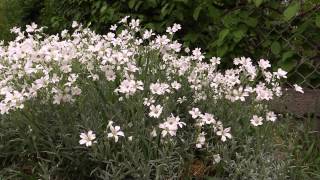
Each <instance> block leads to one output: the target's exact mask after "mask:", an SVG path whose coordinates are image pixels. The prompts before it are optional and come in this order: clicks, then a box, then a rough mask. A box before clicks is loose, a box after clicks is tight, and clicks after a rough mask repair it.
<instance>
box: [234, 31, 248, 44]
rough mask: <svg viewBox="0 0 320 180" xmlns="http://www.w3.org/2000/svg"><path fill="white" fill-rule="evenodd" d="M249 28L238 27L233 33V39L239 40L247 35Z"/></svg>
mask: <svg viewBox="0 0 320 180" xmlns="http://www.w3.org/2000/svg"><path fill="white" fill-rule="evenodd" d="M246 32H247V29H238V30H236V31H234V32H232V34H233V37H234V38H233V40H234V41H235V42H239V41H240V40H241V39H242V38H243V37H244V36H245V35H246Z"/></svg>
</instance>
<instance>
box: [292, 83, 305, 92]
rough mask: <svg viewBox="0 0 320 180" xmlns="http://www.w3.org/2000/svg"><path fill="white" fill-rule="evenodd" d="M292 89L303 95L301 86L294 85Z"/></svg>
mask: <svg viewBox="0 0 320 180" xmlns="http://www.w3.org/2000/svg"><path fill="white" fill-rule="evenodd" d="M293 87H294V90H295V91H297V92H300V93H304V91H303V89H302V87H301V86H299V85H297V84H294V85H293Z"/></svg>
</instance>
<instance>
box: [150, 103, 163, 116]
mask: <svg viewBox="0 0 320 180" xmlns="http://www.w3.org/2000/svg"><path fill="white" fill-rule="evenodd" d="M162 109H163V107H162V106H161V105H157V106H155V105H151V106H150V112H149V116H150V117H154V118H158V117H159V116H160V115H161V113H162Z"/></svg>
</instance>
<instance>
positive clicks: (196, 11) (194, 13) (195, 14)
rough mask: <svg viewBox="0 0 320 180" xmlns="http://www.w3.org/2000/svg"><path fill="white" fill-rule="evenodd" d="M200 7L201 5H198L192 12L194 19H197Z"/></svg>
mask: <svg viewBox="0 0 320 180" xmlns="http://www.w3.org/2000/svg"><path fill="white" fill-rule="evenodd" d="M201 9H202V6H198V7H197V8H196V9H195V10H194V12H193V19H194V20H198V17H199V14H200V11H201Z"/></svg>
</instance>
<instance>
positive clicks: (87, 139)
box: [0, 17, 299, 178]
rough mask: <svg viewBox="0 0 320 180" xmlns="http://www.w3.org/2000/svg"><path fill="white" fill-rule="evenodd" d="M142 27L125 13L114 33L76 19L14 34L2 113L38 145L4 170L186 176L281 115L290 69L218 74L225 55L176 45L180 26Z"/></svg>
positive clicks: (265, 65)
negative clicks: (273, 105)
mask: <svg viewBox="0 0 320 180" xmlns="http://www.w3.org/2000/svg"><path fill="white" fill-rule="evenodd" d="M139 22H140V21H139V20H136V19H132V20H130V21H129V20H128V17H125V18H124V19H122V20H121V21H120V22H119V23H118V24H116V25H113V26H112V27H111V28H110V30H111V31H110V32H109V33H108V34H106V35H99V34H96V33H95V32H93V31H91V30H90V29H88V28H84V27H83V26H82V25H79V24H78V23H76V22H74V23H73V25H72V27H73V28H74V31H73V32H72V33H69V32H68V31H67V30H64V31H62V32H61V33H60V34H57V35H50V36H49V35H47V34H45V33H43V28H38V27H37V25H36V24H32V25H28V26H27V27H26V30H25V31H21V30H20V28H13V29H12V31H13V32H14V33H16V34H17V37H16V39H15V40H14V41H12V42H9V44H8V45H1V46H0V59H1V62H0V63H1V64H0V71H1V74H0V82H1V83H0V95H1V102H0V112H1V114H3V115H2V117H3V119H4V120H6V121H16V122H18V123H20V125H19V128H20V130H19V131H24V132H28V134H29V135H30V137H32V138H31V142H32V143H31V145H30V144H26V145H25V146H24V147H23V148H25V149H28V150H27V151H30V152H31V153H30V154H28V155H27V156H26V154H14V153H12V154H10V153H9V154H6V156H5V157H1V158H3V165H4V166H6V165H8V164H10V161H11V160H12V159H16V158H17V157H19V158H22V159H25V161H26V162H28V161H34V160H35V159H42V160H45V159H50V160H51V161H53V162H56V164H55V165H53V166H54V167H55V168H54V169H53V170H52V169H51V167H50V168H49V169H51V170H52V171H53V172H52V173H55V174H59V173H61V174H63V173H68V174H70V176H74V177H77V176H81V177H88V176H99V177H102V178H112V177H113V178H114V177H119V176H120V177H128V176H130V177H136V178H139V177H140V178H141V177H144V178H147V177H149V178H155V177H163V178H165V177H178V176H182V175H183V173H185V172H184V168H183V167H185V166H186V162H187V161H188V159H189V160H190V159H191V157H190V156H196V155H197V153H199V152H200V153H209V154H210V155H212V157H214V158H213V159H214V160H213V161H214V162H215V163H218V162H219V161H220V158H223V157H220V156H219V147H220V146H221V144H223V143H224V142H227V141H228V140H229V139H232V137H233V136H232V135H231V134H232V133H233V132H250V126H260V125H262V124H263V123H268V121H270V122H274V121H275V120H276V119H277V116H276V114H275V113H274V112H272V111H269V110H268V109H267V101H269V100H271V99H273V98H275V97H279V96H281V95H282V90H281V86H280V85H281V83H280V81H281V79H282V78H286V72H285V71H283V70H282V69H278V70H277V71H276V72H271V71H270V70H269V69H270V64H269V61H267V60H263V59H261V60H259V61H258V65H254V64H253V62H252V61H251V59H250V58H244V57H241V58H235V59H234V68H232V69H228V70H223V71H222V70H219V68H218V65H219V64H220V58H217V57H212V58H210V59H207V58H205V54H204V53H202V52H201V49H199V48H196V49H194V50H190V49H188V48H184V49H183V47H182V45H181V44H180V43H179V42H178V41H175V40H173V35H174V34H175V33H176V32H177V31H179V30H180V29H181V27H180V25H178V24H174V25H173V26H172V27H168V28H167V34H165V35H159V34H156V33H154V32H153V31H152V30H147V29H143V28H141V27H140V26H139ZM118 26H120V27H118ZM182 49H183V51H182ZM297 88H299V87H297ZM19 128H18V129H19ZM79 134H80V139H79ZM5 140H6V139H3V141H5ZM40 141H41V142H42V143H43V145H41V146H39V145H37V143H35V142H40ZM12 143H13V144H14V143H15V142H12ZM32 144H34V145H32ZM29 146H31V147H29ZM48 147H49V148H48ZM3 148H4V149H5V148H6V147H3ZM48 149H51V150H52V151H55V152H48ZM197 149H198V150H197ZM0 150H1V149H0ZM7 150H8V149H6V151H7ZM60 151H66V152H69V153H65V154H60V153H58V152H60ZM47 168H48V167H47ZM58 176H59V175H58Z"/></svg>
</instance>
